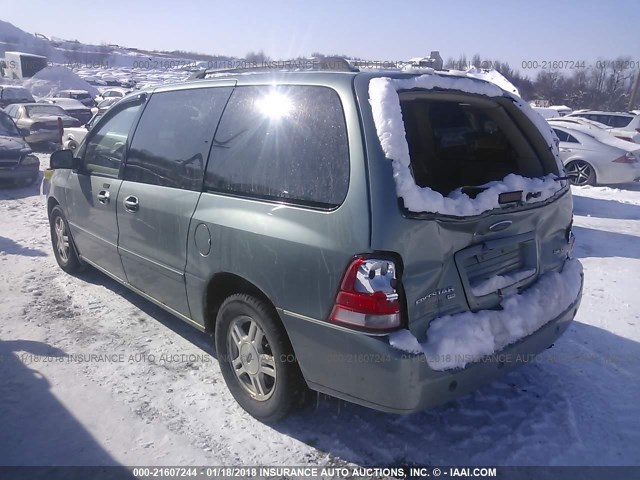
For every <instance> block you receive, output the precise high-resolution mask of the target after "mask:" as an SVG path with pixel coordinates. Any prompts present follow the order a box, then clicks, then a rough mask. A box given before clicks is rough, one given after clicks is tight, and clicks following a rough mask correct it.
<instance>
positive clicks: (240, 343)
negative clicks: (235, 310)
mask: <svg viewBox="0 0 640 480" xmlns="http://www.w3.org/2000/svg"><path fill="white" fill-rule="evenodd" d="M228 332H229V333H228V334H227V341H228V345H229V356H230V360H231V367H232V368H233V371H234V372H235V374H236V377H237V378H238V381H239V382H240V385H241V386H242V388H244V389H245V390H246V391H247V393H248V394H249V395H251V397H252V398H254V399H255V400H258V401H261V402H264V401H265V400H268V399H269V398H271V396H272V395H273V392H274V390H275V387H276V364H275V359H274V358H273V353H272V351H271V348H270V347H269V342H268V341H267V337H266V335H265V334H264V331H263V330H262V328H261V327H260V325H258V323H257V322H256V321H255V320H254V319H252V318H251V317H248V316H246V315H242V316H239V317H236V318H234V319H233V320H232V321H231V324H230V325H229V331H228Z"/></svg>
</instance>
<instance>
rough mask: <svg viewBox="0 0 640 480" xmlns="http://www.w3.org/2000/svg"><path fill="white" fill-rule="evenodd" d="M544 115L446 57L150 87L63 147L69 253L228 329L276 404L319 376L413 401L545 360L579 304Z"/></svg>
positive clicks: (228, 365) (560, 183) (61, 204)
mask: <svg viewBox="0 0 640 480" xmlns="http://www.w3.org/2000/svg"><path fill="white" fill-rule="evenodd" d="M207 77H210V78H207ZM536 115H537V114H535V113H534V112H533V111H532V110H531V109H530V107H529V106H528V105H527V104H526V103H525V102H524V101H523V100H522V99H520V98H519V97H516V96H514V95H512V94H510V93H508V92H506V91H504V90H502V89H500V88H499V87H497V86H496V85H493V84H491V83H488V82H485V81H483V80H479V79H476V78H471V77H469V76H466V75H464V74H457V75H456V74H454V73H452V72H436V71H433V70H430V69H423V70H421V71H418V72H402V71H377V72H335V71H333V72H331V71H322V72H318V71H316V72H312V71H300V72H285V71H277V72H274V71H271V72H254V73H242V74H234V73H233V72H227V73H226V74H213V75H206V76H205V78H204V79H200V80H193V81H187V82H184V83H182V84H177V85H171V86H160V87H157V88H155V89H152V90H148V91H142V92H137V93H134V94H130V95H128V96H127V97H125V98H124V99H123V100H121V101H120V102H119V103H118V104H117V105H115V106H114V107H113V108H111V109H110V110H109V111H108V112H107V113H106V114H105V115H104V116H103V117H102V118H101V119H100V120H99V122H97V123H96V124H95V125H94V126H93V128H92V129H91V130H90V132H89V133H88V134H87V136H86V137H85V139H84V140H83V142H82V143H81V144H80V145H79V146H78V148H77V149H76V150H75V152H74V153H72V152H71V151H68V150H60V151H57V152H55V153H54V154H53V155H52V156H51V167H52V168H53V169H54V174H53V176H52V179H51V188H50V193H49V196H48V214H49V220H50V225H51V237H52V244H53V250H54V253H55V256H56V259H57V261H58V264H59V265H60V267H61V268H62V269H64V270H65V271H67V272H73V271H74V270H76V269H79V268H82V267H83V266H84V265H90V266H92V267H95V268H97V269H98V270H100V271H102V272H104V273H105V274H107V275H109V276H110V277H112V278H114V279H115V280H117V281H118V282H121V283H122V284H123V285H125V286H127V287H129V288H130V289H132V290H133V291H135V292H137V293H139V294H140V295H142V296H143V297H145V298H146V299H148V300H150V301H152V302H154V303H156V304H158V305H160V306H161V307H163V308H164V309H166V310H168V311H169V312H171V313H173V314H174V315H176V316H177V317H179V318H181V319H183V320H184V321H186V322H189V323H190V324H192V325H194V326H195V327H197V328H199V329H201V330H203V331H206V332H210V333H211V334H212V336H213V337H214V341H215V347H216V353H217V356H218V360H219V363H220V368H221V371H222V373H223V375H224V379H225V381H226V383H227V386H228V388H229V390H230V391H231V393H232V394H233V396H234V397H235V399H236V400H237V401H238V403H239V404H240V405H241V406H242V407H243V408H244V409H245V410H246V411H248V412H249V413H250V414H251V415H253V416H255V417H256V418H258V419H261V420H263V421H267V422H269V421H277V420H279V419H281V418H283V417H284V416H286V415H287V414H288V413H289V412H291V411H292V409H293V408H294V407H295V406H297V405H299V404H300V400H301V399H302V398H304V396H305V393H306V392H307V391H308V389H311V390H315V391H318V392H322V393H325V394H329V395H332V396H335V397H338V398H341V399H345V400H348V401H350V402H355V403H358V404H361V405H366V406H368V407H371V408H374V409H378V410H382V411H387V412H396V413H409V412H415V411H418V410H421V409H425V408H429V407H432V406H435V405H438V404H441V403H444V402H447V401H449V400H452V399H454V398H456V397H458V396H460V395H462V394H464V393H467V392H469V391H471V390H473V389H475V388H476V387H478V386H479V385H481V384H483V383H486V382H488V381H491V380H492V379H494V378H495V377H497V376H499V375H502V374H504V373H505V372H507V371H508V370H510V369H511V368H514V367H515V366H517V365H521V364H523V363H526V362H527V361H530V360H531V357H532V356H533V355H535V354H537V353H539V352H541V351H543V350H544V349H546V348H548V347H549V346H550V345H552V344H553V342H554V341H556V339H557V338H558V337H559V336H560V335H561V334H562V333H563V332H564V331H565V330H566V329H567V327H568V326H569V324H570V322H571V321H572V319H573V318H574V316H575V314H576V311H577V308H578V305H579V302H580V298H581V293H582V284H583V274H582V268H581V266H580V263H579V262H578V261H577V260H575V259H572V258H571V256H570V254H571V248H572V245H573V234H572V232H571V225H572V209H573V207H572V200H571V192H570V188H569V185H568V181H567V178H566V176H565V173H564V171H563V168H562V164H561V162H560V160H559V158H558V150H557V144H556V142H555V140H556V139H555V138H554V136H553V133H552V132H551V128H550V127H549V126H548V125H546V123H544V121H543V120H542V119H541V118H538V117H537V116H536Z"/></svg>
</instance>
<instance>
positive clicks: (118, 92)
mask: <svg viewBox="0 0 640 480" xmlns="http://www.w3.org/2000/svg"><path fill="white" fill-rule="evenodd" d="M127 93H129V91H128V90H124V89H122V88H108V89H106V90H103V91H102V93H100V95H98V96H97V97H96V105H97V104H98V103H100V102H101V101H103V100H106V99H107V98H112V97H116V98H122V97H124V96H125V95H126V94H127Z"/></svg>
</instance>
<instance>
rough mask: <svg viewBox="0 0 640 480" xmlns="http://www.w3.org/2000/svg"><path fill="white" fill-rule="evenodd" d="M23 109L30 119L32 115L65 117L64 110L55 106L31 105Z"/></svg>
mask: <svg viewBox="0 0 640 480" xmlns="http://www.w3.org/2000/svg"><path fill="white" fill-rule="evenodd" d="M25 108H26V109H27V115H29V116H30V117H32V116H34V115H66V113H65V112H64V110H63V109H62V108H60V107H58V106H56V105H32V106H29V107H25Z"/></svg>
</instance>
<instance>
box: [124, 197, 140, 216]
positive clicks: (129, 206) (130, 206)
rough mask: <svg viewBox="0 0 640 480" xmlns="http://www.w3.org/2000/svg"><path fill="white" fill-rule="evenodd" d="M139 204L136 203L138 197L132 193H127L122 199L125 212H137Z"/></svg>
mask: <svg viewBox="0 0 640 480" xmlns="http://www.w3.org/2000/svg"><path fill="white" fill-rule="evenodd" d="M139 206H140V204H139V203H138V197H134V196H133V195H129V196H128V197H127V198H125V199H124V208H125V210H126V211H127V212H131V213H134V212H137V211H138V207H139Z"/></svg>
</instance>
